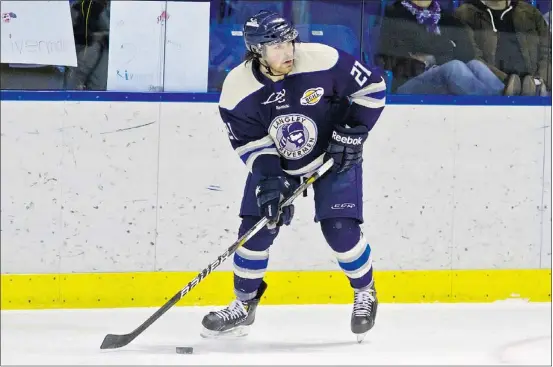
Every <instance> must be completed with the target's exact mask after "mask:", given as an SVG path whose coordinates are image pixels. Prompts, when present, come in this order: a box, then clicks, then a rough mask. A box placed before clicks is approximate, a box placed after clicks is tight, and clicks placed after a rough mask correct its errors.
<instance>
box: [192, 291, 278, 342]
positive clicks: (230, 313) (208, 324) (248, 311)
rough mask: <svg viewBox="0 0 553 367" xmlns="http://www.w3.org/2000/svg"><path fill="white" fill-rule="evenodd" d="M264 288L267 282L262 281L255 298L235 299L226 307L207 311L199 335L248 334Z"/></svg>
mask: <svg viewBox="0 0 553 367" xmlns="http://www.w3.org/2000/svg"><path fill="white" fill-rule="evenodd" d="M266 289H267V284H266V283H265V282H262V283H261V286H260V287H259V289H258V291H257V295H256V296H255V298H253V299H251V300H249V301H245V302H244V301H240V300H239V299H235V300H234V301H232V303H231V304H230V305H229V306H228V307H226V308H224V309H222V310H220V311H214V312H210V313H208V314H207V315H206V316H205V317H204V319H203V320H202V325H203V327H204V328H203V330H202V332H201V333H200V335H201V336H202V337H204V338H222V337H230V338H235V337H242V336H246V335H248V333H249V328H250V325H252V324H253V322H254V321H255V311H256V309H257V305H258V304H259V301H260V300H261V297H262V296H263V293H264V292H265V290H266Z"/></svg>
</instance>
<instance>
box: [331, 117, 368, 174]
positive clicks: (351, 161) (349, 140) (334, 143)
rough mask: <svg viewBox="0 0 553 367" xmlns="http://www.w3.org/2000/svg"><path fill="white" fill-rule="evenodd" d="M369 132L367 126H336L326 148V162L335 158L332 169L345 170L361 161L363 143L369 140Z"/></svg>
mask: <svg viewBox="0 0 553 367" xmlns="http://www.w3.org/2000/svg"><path fill="white" fill-rule="evenodd" d="M368 136H369V132H368V130H367V128H366V127H365V126H356V127H349V128H348V127H343V126H340V125H336V126H334V131H333V132H332V136H331V137H330V141H329V143H328V147H327V148H326V155H325V162H326V161H327V160H329V159H330V158H334V165H333V166H332V168H331V170H332V171H334V172H338V173H340V172H345V171H347V170H349V169H350V168H351V167H353V166H354V165H356V164H358V163H361V160H362V158H363V143H364V142H365V140H367V137H368Z"/></svg>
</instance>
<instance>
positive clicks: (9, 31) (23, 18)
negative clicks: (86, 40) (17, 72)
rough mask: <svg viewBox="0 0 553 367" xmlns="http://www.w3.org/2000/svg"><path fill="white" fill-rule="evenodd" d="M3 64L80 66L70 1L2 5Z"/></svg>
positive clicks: (15, 2) (0, 6) (5, 2)
mask: <svg viewBox="0 0 553 367" xmlns="http://www.w3.org/2000/svg"><path fill="white" fill-rule="evenodd" d="M0 13H1V17H2V18H1V20H0V22H1V23H0V24H1V25H0V34H1V42H2V53H1V54H2V55H1V62H2V63H19V64H42V65H65V66H77V54H76V52H75V39H74V37H73V22H72V21H71V12H70V8H69V1H59V0H58V1H28V0H27V1H11V0H10V1H2V2H1V3H0Z"/></svg>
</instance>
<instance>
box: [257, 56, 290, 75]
mask: <svg viewBox="0 0 553 367" xmlns="http://www.w3.org/2000/svg"><path fill="white" fill-rule="evenodd" d="M261 60H262V58H259V64H260V65H261V66H262V67H264V68H265V71H266V73H267V74H269V75H270V76H285V75H287V74H288V73H284V74H275V73H273V71H272V70H271V67H270V66H268V65H265V64H264V63H263V62H261ZM263 61H265V60H263Z"/></svg>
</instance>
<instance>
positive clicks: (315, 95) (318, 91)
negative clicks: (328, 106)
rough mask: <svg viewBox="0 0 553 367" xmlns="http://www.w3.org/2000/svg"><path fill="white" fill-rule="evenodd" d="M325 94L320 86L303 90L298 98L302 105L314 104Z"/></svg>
mask: <svg viewBox="0 0 553 367" xmlns="http://www.w3.org/2000/svg"><path fill="white" fill-rule="evenodd" d="M324 94H325V90H324V89H323V88H321V87H318V88H309V89H308V90H306V91H305V92H303V96H302V97H301V99H300V103H301V104H302V106H314V105H316V104H317V103H319V101H320V100H321V97H322V96H323V95H324Z"/></svg>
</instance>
